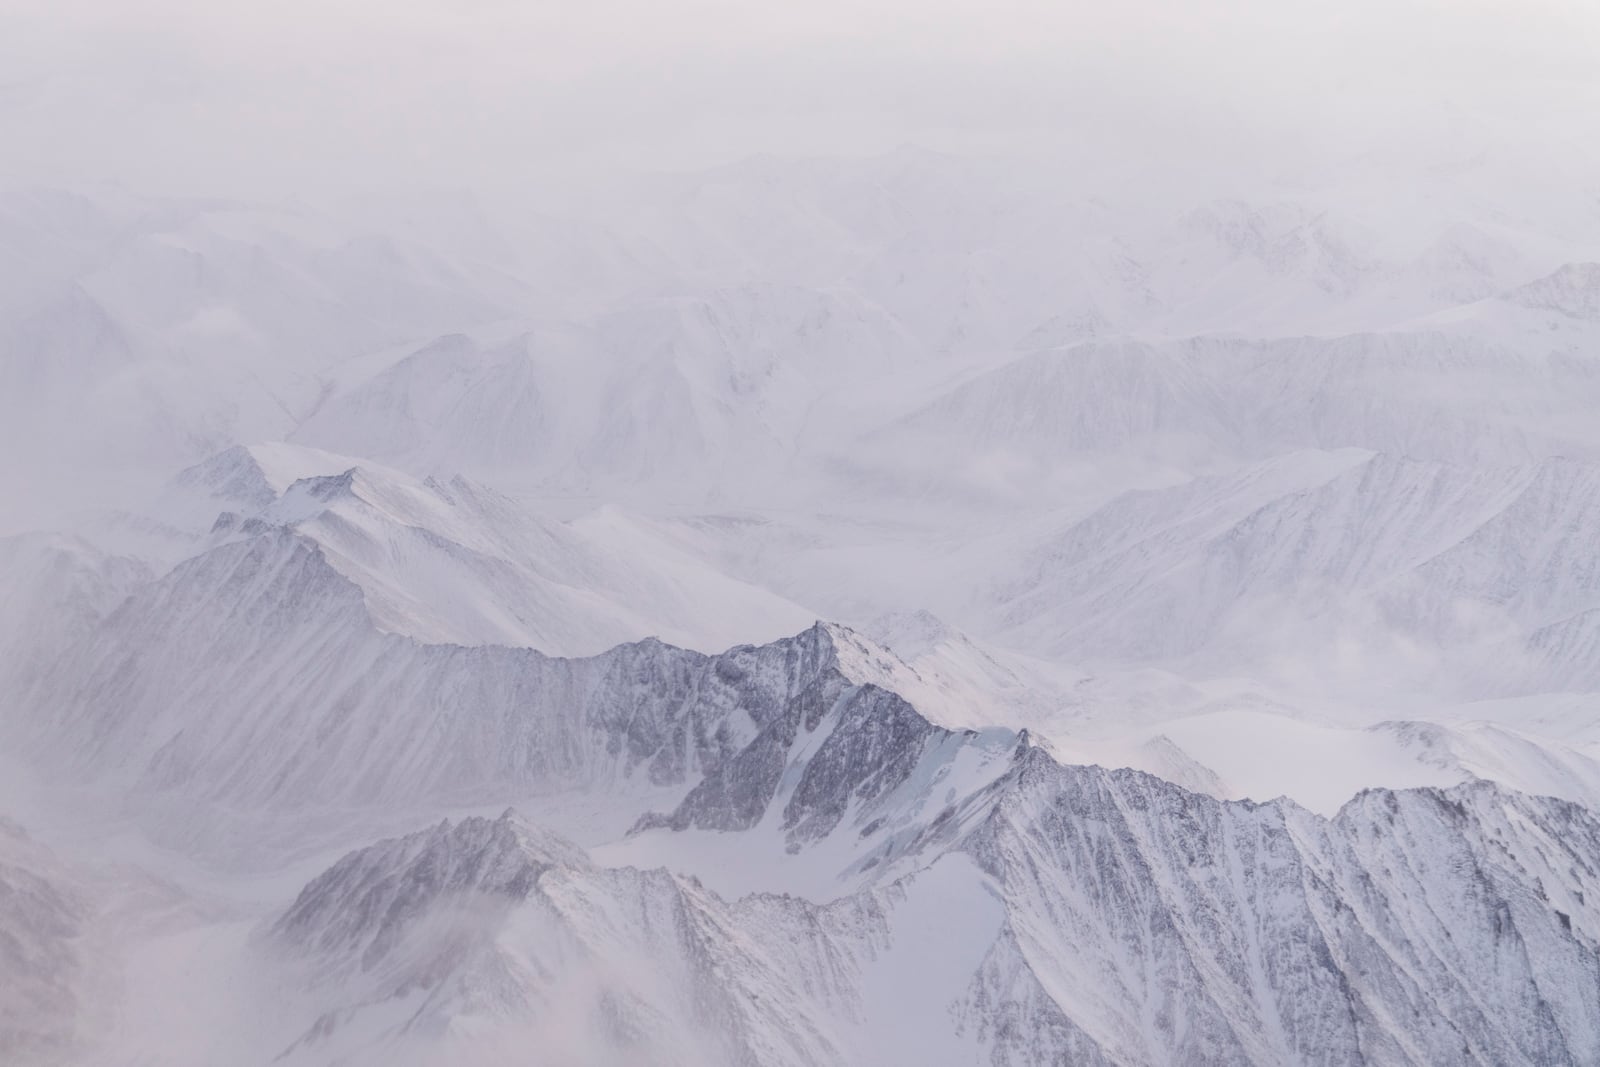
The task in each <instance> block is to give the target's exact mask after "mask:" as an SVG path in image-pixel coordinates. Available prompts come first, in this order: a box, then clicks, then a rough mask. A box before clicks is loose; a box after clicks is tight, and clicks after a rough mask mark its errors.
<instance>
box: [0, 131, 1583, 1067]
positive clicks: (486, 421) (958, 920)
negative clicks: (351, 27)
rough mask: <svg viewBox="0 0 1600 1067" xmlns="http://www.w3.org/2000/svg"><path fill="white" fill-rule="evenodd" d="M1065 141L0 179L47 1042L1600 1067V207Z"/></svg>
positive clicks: (28, 1046) (36, 923) (599, 1057)
mask: <svg viewBox="0 0 1600 1067" xmlns="http://www.w3.org/2000/svg"><path fill="white" fill-rule="evenodd" d="M1037 162H1038V161H1019V160H1008V159H1000V158H994V159H982V158H964V157H960V156H955V155H949V154H943V153H938V152H930V151H926V150H922V149H917V148H906V149H902V150H899V151H896V152H892V153H888V154H885V155H883V156H879V157H871V158H856V159H833V160H805V161H802V160H786V159H779V158H772V157H763V158H758V159H752V160H747V161H744V162H741V163H736V164H731V165H728V166H723V167H718V168H715V169H712V170H710V171H706V172H703V173H676V174H657V175H650V176H637V177H635V178H630V179H619V180H617V181H615V182H612V183H609V184H603V185H596V186H594V187H593V188H590V189H587V190H585V192H584V193H583V195H582V196H573V197H570V198H569V199H568V200H567V201H564V202H563V201H559V200H557V199H554V198H553V194H552V199H550V200H549V201H548V202H546V200H545V198H544V196H543V194H535V193H533V192H531V191H523V193H522V195H520V196H519V199H520V200H523V201H526V202H527V208H526V210H525V211H523V212H522V217H520V218H516V219H512V220H511V221H509V222H508V221H507V220H505V219H501V218H497V217H493V216H492V215H491V214H490V213H488V212H486V211H485V210H484V209H482V208H481V207H480V206H479V205H478V204H477V203H476V202H474V201H473V199H472V198H471V197H470V196H465V195H463V196H454V195H452V194H417V195H416V196H415V197H412V198H406V197H401V198H398V200H397V201H396V202H395V203H389V204H386V203H383V202H382V199H383V198H381V197H364V198H362V201H361V202H360V203H356V204H347V205H344V206H343V207H342V208H341V209H340V210H339V211H338V212H336V213H333V214H329V213H327V212H324V211H321V210H318V209H314V208H311V207H307V206H305V205H301V204H297V203H288V204H280V205H276V206H269V207H258V206H250V205H244V204H237V203H229V202H221V201H216V200H184V199H166V200H162V199H154V198H145V197H139V196H134V195H130V194H124V193H115V192H104V191H100V192H95V193H92V194H73V193H61V192H50V191H32V192H6V193H3V194H0V282H4V284H3V285H0V451H3V452H4V454H5V455H6V456H7V457H8V460H9V461H8V462H7V463H6V464H4V466H3V468H0V534H5V535H6V536H5V537H4V538H0V604H3V610H0V761H3V764H4V765H3V766H0V786H3V787H4V788H0V804H4V805H6V807H7V809H8V810H12V809H13V808H14V809H15V810H14V812H13V813H18V814H20V813H25V814H26V817H25V819H24V820H23V821H25V822H27V823H28V825H29V826H30V827H31V828H34V829H35V830H36V832H37V833H39V835H40V837H41V840H44V841H48V843H49V844H50V846H51V847H52V848H54V849H55V851H56V853H57V855H58V856H59V857H62V858H56V857H53V856H52V855H51V854H50V851H49V850H47V849H45V848H44V847H43V846H41V845H36V844H35V843H32V842H29V841H27V840H25V839H24V838H22V837H21V836H20V835H19V834H17V833H14V832H12V831H10V830H9V829H3V828H0V904H5V905H6V906H4V907H0V978H4V979H5V983H4V987H3V988H0V1059H7V1057H9V1059H7V1062H10V1059H18V1058H19V1057H20V1059H21V1060H22V1061H23V1062H27V1061H28V1060H30V1059H31V1060H36V1061H43V1062H51V1061H56V1062H62V1061H65V1062H67V1063H70V1064H71V1065H72V1067H80V1065H99V1064H102V1063H103V1064H106V1065H107V1067H110V1065H113V1064H115V1065H117V1067H121V1065H123V1064H126V1063H130V1062H156V1063H175V1064H184V1063H193V1064H197V1065H198V1064H212V1063H217V1062H247V1063H248V1062H270V1061H272V1060H273V1059H274V1058H275V1057H279V1056H280V1055H281V1056H282V1057H283V1060H282V1062H286V1063H298V1064H304V1065H307V1067H309V1065H313V1064H343V1065H350V1064H365V1063H374V1062H383V1063H396V1062H398V1063H406V1062H415V1063H417V1064H419V1065H420V1064H432V1063H438V1062H451V1063H458V1062H459V1063H464V1064H468V1065H471V1064H476V1063H479V1062H482V1063H498V1062H502V1061H504V1062H508V1063H509V1062H525V1060H526V1056H527V1054H528V1050H529V1049H530V1048H536V1049H538V1050H540V1051H541V1053H542V1054H544V1055H545V1056H546V1058H549V1059H550V1060H552V1061H553V1062H560V1063H568V1062H571V1063H595V1064H614V1063H618V1062H641V1061H648V1062H662V1063H684V1064H690V1063H695V1064H698V1063H729V1064H741V1065H744V1064H757V1063H759V1064H807V1065H811V1064H851V1065H854V1064H880V1063H887V1064H895V1063H944V1062H949V1063H961V1064H972V1063H988V1064H991V1065H1008V1064H1014V1065H1018V1067H1020V1065H1023V1064H1035V1063H1074V1064H1077V1063H1082V1064H1106V1065H1115V1067H1143V1065H1145V1064H1150V1065H1156V1064H1161V1065H1175V1064H1183V1065H1194V1067H1211V1065H1221V1064H1230V1065H1231V1064H1258V1065H1263V1067H1264V1065H1269V1064H1270V1065H1277V1064H1287V1063H1318V1064H1326V1065H1333V1064H1351V1065H1354V1064H1385V1065H1387V1064H1405V1065H1417V1067H1421V1065H1430V1067H1431V1065H1433V1064H1443V1063H1468V1064H1483V1065H1490V1064H1493V1065H1508V1067H1509V1065H1512V1064H1523V1063H1539V1064H1547V1063H1548V1064H1568V1063H1570V1064H1587V1063H1593V1062H1596V1061H1600V1001H1597V1000H1596V997H1595V995H1594V990H1595V989H1597V988H1600V962H1597V955H1596V944H1597V938H1600V914H1597V913H1596V912H1595V906H1596V905H1595V900H1596V897H1595V893H1596V891H1600V886H1596V885H1594V884H1592V883H1593V882H1594V881H1595V878H1596V877H1597V875H1596V872H1595V869H1594V857H1595V855H1596V854H1597V853H1600V833H1597V826H1596V823H1595V819H1596V815H1595V812H1596V811H1597V805H1600V763H1597V759H1600V747H1597V746H1600V727H1597V725H1596V724H1597V723H1600V697H1597V694H1600V577H1597V576H1600V570H1597V568H1596V567H1595V566H1594V565H1593V561H1592V553H1591V552H1590V550H1589V546H1590V545H1592V544H1594V543H1596V542H1597V541H1600V474H1597V472H1600V428H1597V424H1596V422H1595V420H1594V417H1593V414H1594V412H1595V410H1597V407H1600V357H1597V353H1600V321H1597V318H1596V307H1597V303H1596V300H1597V294H1600V288H1597V281H1596V268H1595V263H1596V262H1597V259H1600V216H1596V215H1594V213H1593V210H1592V199H1593V198H1592V190H1587V189H1578V188H1577V184H1576V183H1573V182H1571V181H1570V180H1569V179H1564V178H1557V177H1555V176H1551V177H1550V178H1549V179H1548V184H1550V185H1551V186H1552V188H1550V189H1548V190H1546V192H1547V193H1549V194H1550V195H1548V196H1545V197H1542V198H1541V202H1540V203H1537V204H1536V203H1533V202H1532V198H1531V197H1529V196H1518V195H1512V196H1510V197H1509V198H1507V196H1506V195H1505V190H1503V189H1497V188H1496V187H1495V184H1494V179H1493V174H1492V173H1491V172H1492V171H1493V168H1492V167H1489V168H1488V169H1487V170H1486V169H1485V166H1480V165H1479V164H1476V163H1474V164H1459V161H1448V162H1449V165H1448V166H1444V167H1442V168H1433V167H1429V168H1427V169H1423V170H1418V171H1417V174H1416V177H1415V182H1414V183H1412V184H1411V185H1408V186H1407V189H1406V194H1405V196H1403V197H1401V196H1399V195H1387V194H1386V195H1375V194H1373V192H1372V190H1371V189H1369V188H1368V187H1367V185H1365V184H1364V183H1368V182H1371V181H1373V180H1374V177H1373V173H1372V172H1371V171H1370V170H1369V169H1367V168H1366V167H1365V166H1364V165H1356V164H1350V165H1348V166H1347V167H1344V168H1337V167H1335V168H1330V169H1328V170H1327V171H1326V172H1325V173H1317V174H1307V175H1300V176H1297V177H1294V178H1293V179H1292V180H1291V179H1285V180H1283V181H1275V182H1270V183H1269V182H1266V181H1263V182H1261V183H1260V185H1259V186H1258V187H1256V188H1253V189H1251V188H1214V187H1213V186H1215V185H1216V184H1218V183H1216V182H1213V181H1212V180H1211V179H1209V178H1206V177H1205V176H1204V175H1202V174H1200V173H1199V172H1198V171H1197V172H1196V173H1193V174H1190V173H1187V172H1186V173H1185V175H1184V180H1183V181H1182V182H1181V183H1167V182H1165V181H1163V180H1159V176H1158V175H1139V176H1129V175H1124V176H1122V177H1123V179H1124V180H1113V181H1111V182H1110V183H1109V184H1106V185H1103V187H1098V188H1097V187H1094V186H1095V183H1096V181H1097V180H1098V179H1096V178H1095V176H1094V175H1093V174H1091V173H1090V172H1091V171H1093V169H1094V167H1093V166H1091V165H1090V163H1091V161H1090V160H1088V159H1087V158H1083V159H1079V160H1075V161H1074V162H1073V164H1072V165H1071V166H1068V167H1063V168H1059V169H1057V170H1050V169H1049V168H1044V167H1042V166H1038V165H1035V164H1036V163H1037ZM1458 164H1459V165H1458ZM1397 165H1398V164H1397ZM1409 165H1410V164H1407V166H1409ZM1516 170H1517V173H1518V174H1519V175H1522V176H1523V177H1522V178H1519V180H1518V182H1516V183H1513V185H1514V187H1515V188H1516V189H1521V188H1522V182H1523V181H1524V180H1531V179H1527V178H1526V174H1527V170H1528V168H1527V167H1526V166H1525V165H1523V166H1521V167H1518V168H1516ZM1135 179H1136V180H1135ZM1391 181H1392V179H1391ZM1563 182H1565V183H1566V185H1567V186H1571V188H1566V186H1563V189H1564V190H1565V191H1563V190H1562V189H1557V188H1554V187H1555V186H1562V183H1563ZM1169 184H1170V187H1169V188H1162V186H1167V185H1169ZM1389 192H1390V193H1394V189H1393V188H1390V189H1389ZM402 201H403V202H402ZM174 472H177V473H176V474H175V473H174ZM41 526H43V527H47V528H48V530H49V531H50V532H42V531H41V530H40V529H39V527H41ZM17 531H24V532H17ZM819 618H820V619H825V620H836V621H830V622H825V623H816V622H815V620H816V619H819ZM508 806H514V807H515V808H516V810H517V811H520V812H522V815H514V814H507V815H503V816H499V817H496V815H497V813H500V812H503V811H505V810H506V808H507V807H508ZM441 820H444V821H442V822H441ZM419 826H430V827H432V828H431V829H426V830H422V831H420V832H418V831H416V828H417V827H419ZM380 839H382V840H380ZM375 842H376V843H375ZM341 855H343V856H344V858H343V859H340V858H339V856H341ZM122 861H131V862H134V863H136V864H139V865H142V866H145V867H148V868H150V869H151V870H153V871H155V872H157V873H159V874H160V875H162V876H163V877H169V878H171V879H172V880H174V881H175V882H178V883H181V887H182V888H181V890H179V889H173V890H171V892H172V893H173V894H175V895H178V894H180V893H181V895H182V896H184V897H186V899H184V900H182V901H180V902H179V903H175V904H171V906H170V908H169V905H168V903H158V904H157V905H156V906H155V907H154V908H153V909H152V908H150V907H149V906H148V902H146V903H141V894H145V893H146V892H147V891H148V885H147V883H145V882H142V881H140V878H139V877H138V876H133V875H129V876H127V877H124V874H123V873H119V872H120V868H115V869H114V868H113V866H110V865H114V864H116V863H119V862H122ZM318 872H322V873H320V874H319V873H318ZM162 892H167V890H162ZM156 895H157V896H160V894H159V893H157V894H156ZM168 911H170V912H171V916H170V917H171V921H170V922H168V921H166V920H165V919H163V920H162V921H156V920H155V919H152V918H151V917H150V916H151V915H152V914H155V913H160V914H161V915H166V914H167V913H168ZM129 916H135V917H136V919H130V918H129ZM90 1016H92V1018H90Z"/></svg>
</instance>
